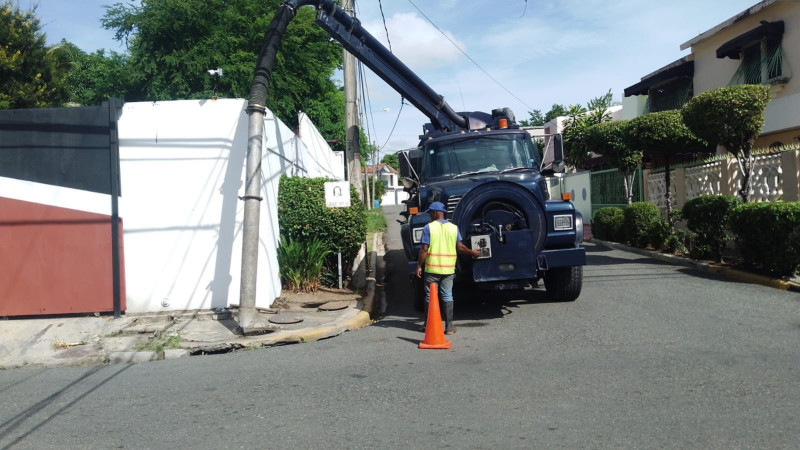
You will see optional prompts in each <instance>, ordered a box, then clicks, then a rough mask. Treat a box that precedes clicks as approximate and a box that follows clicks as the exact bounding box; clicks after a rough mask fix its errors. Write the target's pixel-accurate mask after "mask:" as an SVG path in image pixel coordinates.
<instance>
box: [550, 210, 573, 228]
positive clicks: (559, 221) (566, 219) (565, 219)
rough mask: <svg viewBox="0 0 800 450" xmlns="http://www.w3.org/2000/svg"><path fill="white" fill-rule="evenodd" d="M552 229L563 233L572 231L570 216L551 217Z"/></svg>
mask: <svg viewBox="0 0 800 450" xmlns="http://www.w3.org/2000/svg"><path fill="white" fill-rule="evenodd" d="M553 229H554V230H556V231H564V230H571V229H572V215H571V214H570V215H564V216H553Z"/></svg>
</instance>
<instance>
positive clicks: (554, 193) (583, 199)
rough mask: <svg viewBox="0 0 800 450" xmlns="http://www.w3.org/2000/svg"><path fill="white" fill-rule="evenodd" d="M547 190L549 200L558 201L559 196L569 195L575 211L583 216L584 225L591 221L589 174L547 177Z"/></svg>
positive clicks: (577, 173) (579, 173) (587, 172)
mask: <svg viewBox="0 0 800 450" xmlns="http://www.w3.org/2000/svg"><path fill="white" fill-rule="evenodd" d="M547 188H548V191H549V192H550V199H551V200H558V199H560V198H561V194H564V193H567V192H569V193H571V194H572V203H573V204H574V205H575V209H577V210H578V211H580V212H581V215H583V221H584V223H589V222H590V221H591V220H592V183H591V172H589V171H586V172H576V173H565V174H558V175H557V176H555V177H547Z"/></svg>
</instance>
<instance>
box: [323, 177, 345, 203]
mask: <svg viewBox="0 0 800 450" xmlns="http://www.w3.org/2000/svg"><path fill="white" fill-rule="evenodd" d="M325 206H327V207H328V208H349V207H350V183H349V182H347V181H329V182H327V183H325Z"/></svg>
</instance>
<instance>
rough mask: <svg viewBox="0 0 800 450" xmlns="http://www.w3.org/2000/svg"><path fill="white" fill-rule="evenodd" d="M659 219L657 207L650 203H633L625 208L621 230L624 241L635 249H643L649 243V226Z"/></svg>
mask: <svg viewBox="0 0 800 450" xmlns="http://www.w3.org/2000/svg"><path fill="white" fill-rule="evenodd" d="M660 219H661V211H659V209H658V206H656V205H654V204H652V203H650V202H634V203H631V204H630V205H628V207H627V208H625V220H624V222H623V225H622V228H623V230H624V233H625V239H626V240H628V241H629V242H630V243H631V245H633V246H635V247H641V248H645V247H647V244H649V243H650V235H649V231H650V226H651V225H650V224H652V223H653V222H656V221H658V220H660Z"/></svg>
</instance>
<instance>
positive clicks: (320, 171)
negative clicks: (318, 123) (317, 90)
mask: <svg viewBox="0 0 800 450" xmlns="http://www.w3.org/2000/svg"><path fill="white" fill-rule="evenodd" d="M298 119H299V120H298V122H299V123H300V127H299V130H298V132H297V134H298V135H299V136H300V140H301V141H302V142H303V144H305V146H306V149H307V150H308V151H307V152H306V153H305V158H304V161H303V163H304V169H305V170H306V172H305V174H304V175H303V176H307V177H311V178H316V177H325V178H333V179H336V180H344V152H334V151H332V150H331V148H330V146H329V145H328V143H327V142H326V141H325V138H323V137H322V135H321V134H320V133H319V131H318V130H317V127H315V126H314V123H313V122H311V119H309V118H308V116H307V115H306V114H305V113H304V112H301V113H300V114H299V115H298Z"/></svg>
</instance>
